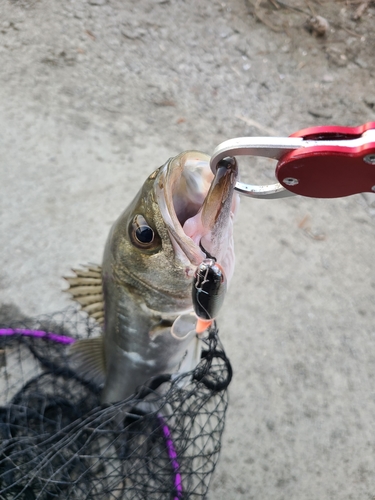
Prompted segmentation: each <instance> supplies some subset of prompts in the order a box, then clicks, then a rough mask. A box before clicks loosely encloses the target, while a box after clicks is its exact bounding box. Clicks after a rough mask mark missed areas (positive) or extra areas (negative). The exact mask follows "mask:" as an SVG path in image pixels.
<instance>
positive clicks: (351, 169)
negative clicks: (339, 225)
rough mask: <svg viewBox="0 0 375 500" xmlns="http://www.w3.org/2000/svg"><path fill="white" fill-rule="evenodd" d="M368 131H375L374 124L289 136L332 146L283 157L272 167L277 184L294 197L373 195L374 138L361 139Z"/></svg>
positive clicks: (318, 130)
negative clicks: (326, 142) (294, 195)
mask: <svg viewBox="0 0 375 500" xmlns="http://www.w3.org/2000/svg"><path fill="white" fill-rule="evenodd" d="M369 130H375V122H370V123H366V124H364V125H360V126H359V127H335V126H327V127H311V128H307V129H304V130H300V131H299V132H296V133H295V134H292V136H291V137H302V138H303V139H304V140H314V141H332V145H328V146H327V145H324V146H323V145H319V144H317V145H314V146H311V147H303V148H299V149H296V150H294V151H292V152H289V153H286V154H285V155H283V156H282V157H281V158H280V160H279V162H278V164H277V167H276V177H277V179H278V181H279V182H280V184H282V186H284V187H285V188H286V189H288V190H289V191H291V192H293V193H295V194H298V195H302V196H309V197H314V198H338V197H342V196H350V195H352V194H356V193H364V192H375V136H374V135H371V136H369V139H368V140H366V135H365V136H363V134H364V133H365V132H367V131H369ZM361 137H363V141H361V144H360V145H353V146H350V145H349V146H348V144H350V142H348V141H350V140H352V139H360V138H361ZM340 141H343V144H344V142H345V144H346V145H345V147H344V146H343V145H340ZM357 142H358V141H357Z"/></svg>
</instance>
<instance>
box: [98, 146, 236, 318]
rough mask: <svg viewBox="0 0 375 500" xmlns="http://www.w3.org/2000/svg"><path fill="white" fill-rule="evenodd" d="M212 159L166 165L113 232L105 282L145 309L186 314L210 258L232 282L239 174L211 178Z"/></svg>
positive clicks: (187, 156) (189, 155)
mask: <svg viewBox="0 0 375 500" xmlns="http://www.w3.org/2000/svg"><path fill="white" fill-rule="evenodd" d="M209 159H210V158H209V156H207V155H205V154H203V153H199V152H195V151H188V152H185V153H181V154H180V155H178V156H176V157H174V158H171V159H170V160H168V161H167V162H166V163H165V164H164V165H163V166H162V167H160V168H159V169H157V170H156V171H155V172H153V173H152V174H151V175H150V176H149V177H148V178H147V179H146V181H145V183H144V185H143V186H142V188H141V190H140V192H139V193H138V194H137V196H136V197H135V199H134V200H133V201H132V203H131V204H130V205H129V207H128V208H127V209H126V210H125V211H124V212H123V214H122V215H121V216H120V217H119V219H118V220H117V221H116V223H115V224H114V226H113V228H112V230H111V233H110V236H109V238H108V241H107V246H106V250H105V256H104V260H103V279H104V281H105V280H106V276H107V277H108V275H109V274H111V279H112V280H114V281H115V282H116V284H118V285H120V286H121V285H124V286H126V287H127V288H128V289H129V288H131V289H132V292H133V293H134V294H138V296H139V297H141V299H140V300H142V301H143V303H144V304H145V305H146V307H147V308H149V309H152V310H155V311H159V312H163V313H172V312H173V313H177V314H179V313H183V312H187V311H191V309H192V299H191V286H192V282H193V279H194V273H195V271H196V269H197V266H198V265H199V264H200V263H201V262H202V261H203V260H204V259H205V258H206V257H207V255H209V256H212V257H215V258H218V259H219V260H220V263H221V265H222V266H223V267H224V269H225V270H226V271H227V273H228V276H229V277H230V276H231V274H232V272H233V266H234V251H233V235H232V222H233V216H234V213H235V211H236V207H237V205H238V195H237V194H234V184H235V181H236V176H237V172H236V169H235V168H232V170H231V169H230V168H229V169H227V170H228V172H229V174H228V175H219V174H218V173H217V174H216V176H214V174H213V173H212V172H211V169H210V165H209ZM219 170H220V169H218V172H219ZM221 174H223V172H221ZM224 178H225V179H224ZM223 179H224V180H225V182H223ZM214 254H216V255H214Z"/></svg>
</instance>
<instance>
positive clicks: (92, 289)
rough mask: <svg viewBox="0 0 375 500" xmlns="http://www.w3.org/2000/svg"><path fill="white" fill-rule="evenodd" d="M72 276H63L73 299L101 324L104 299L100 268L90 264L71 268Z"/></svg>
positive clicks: (102, 321)
mask: <svg viewBox="0 0 375 500" xmlns="http://www.w3.org/2000/svg"><path fill="white" fill-rule="evenodd" d="M72 271H73V273H74V276H64V279H65V280H66V281H67V282H68V283H69V288H68V289H67V290H64V291H65V292H68V293H70V294H71V295H72V296H73V297H72V298H73V300H75V301H76V302H78V303H79V304H80V305H81V307H82V310H83V311H86V312H87V313H88V315H89V316H91V317H92V318H94V319H95V320H96V321H97V322H98V323H100V324H101V325H102V324H103V323H104V300H103V288H102V268H101V267H100V266H98V265H94V264H90V265H88V266H83V267H82V269H72Z"/></svg>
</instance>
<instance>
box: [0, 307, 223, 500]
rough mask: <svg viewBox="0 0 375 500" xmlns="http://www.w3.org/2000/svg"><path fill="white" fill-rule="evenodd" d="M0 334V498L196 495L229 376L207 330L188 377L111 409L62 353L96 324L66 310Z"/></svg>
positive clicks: (215, 442)
mask: <svg viewBox="0 0 375 500" xmlns="http://www.w3.org/2000/svg"><path fill="white" fill-rule="evenodd" d="M0 333H1V335H0V349H1V351H0V375H1V380H2V381H3V382H2V386H1V391H0V440H1V443H0V498H1V499H4V500H17V499H18V500H34V499H38V500H52V499H74V500H84V499H103V500H104V499H149V500H153V499H173V500H182V499H187V498H189V499H193V498H194V499H195V498H196V499H198V498H204V497H205V495H206V494H207V490H208V486H209V482H210V479H211V475H212V473H213V471H214V469H215V465H216V462H217V459H218V455H219V451H220V447H221V436H222V432H223V429H224V421H225V413H226V409H227V391H226V389H227V386H228V384H229V382H230V380H231V375H232V371H231V367H230V363H229V361H228V359H227V357H226V356H225V353H224V351H223V348H222V346H221V344H220V341H219V339H218V332H217V329H216V326H214V327H212V328H211V330H210V331H209V333H208V335H207V336H206V338H205V339H203V341H202V342H203V350H202V358H201V362H200V363H199V365H198V366H197V367H196V369H195V370H193V371H191V372H189V373H186V374H183V375H179V376H178V377H177V378H174V379H172V377H171V376H168V375H165V376H162V377H158V378H157V379H154V380H151V381H150V382H149V383H148V384H145V385H144V386H143V387H141V388H140V389H139V391H138V392H137V394H136V395H134V396H132V397H130V398H128V399H126V400H124V401H122V402H119V403H115V404H111V405H101V404H100V397H99V396H100V388H99V387H98V386H96V385H95V384H93V383H92V382H88V381H86V380H83V379H82V378H80V376H79V374H78V373H77V372H75V371H74V369H73V368H72V367H71V366H70V363H69V356H68V354H67V353H68V349H69V347H68V346H69V344H70V343H74V342H75V340H76V339H78V338H88V337H93V336H94V337H95V336H97V335H99V334H100V327H99V325H98V324H97V323H95V321H93V320H91V319H89V318H86V317H85V315H83V314H82V313H79V312H78V311H77V310H76V309H74V308H70V309H68V310H66V311H64V312H62V313H56V314H54V315H53V316H50V317H43V318H39V319H35V320H25V321H23V322H22V323H20V322H19V323H17V324H11V325H9V324H8V325H0ZM161 383H162V384H163V385H160V384H161ZM160 387H163V390H160Z"/></svg>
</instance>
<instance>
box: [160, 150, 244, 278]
mask: <svg viewBox="0 0 375 500" xmlns="http://www.w3.org/2000/svg"><path fill="white" fill-rule="evenodd" d="M209 160H210V157H209V156H207V155H205V154H203V153H199V152H195V151H188V152H185V153H181V154H180V155H178V156H176V157H175V158H172V159H170V160H169V161H168V162H167V163H166V164H165V165H164V167H163V168H162V169H161V171H160V173H159V179H158V182H156V183H155V185H156V194H157V199H158V203H159V207H160V210H161V214H162V216H163V219H164V221H165V223H166V225H167V227H168V230H169V232H170V235H171V239H172V243H173V246H174V249H175V252H176V256H177V258H179V259H180V260H181V261H182V262H183V263H184V264H185V265H188V264H189V265H192V266H193V267H194V268H195V267H196V266H197V265H199V264H200V263H201V262H202V260H203V259H205V258H206V257H209V258H215V259H217V260H219V261H220V262H221V263H223V266H224V268H225V267H227V268H229V274H230V275H231V274H232V272H233V267H234V252H233V234H232V224H233V217H234V214H235V212H236V209H237V206H238V202H239V197H238V195H237V194H236V193H234V186H235V183H236V180H237V173H238V169H237V164H236V161H235V159H234V158H231V159H225V160H222V162H221V164H219V165H218V168H217V172H216V175H215V176H214V175H213V173H212V172H211V169H210V165H209ZM232 254H233V255H232ZM232 261H233V263H232ZM226 271H227V270H226ZM227 272H228V271H227Z"/></svg>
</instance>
